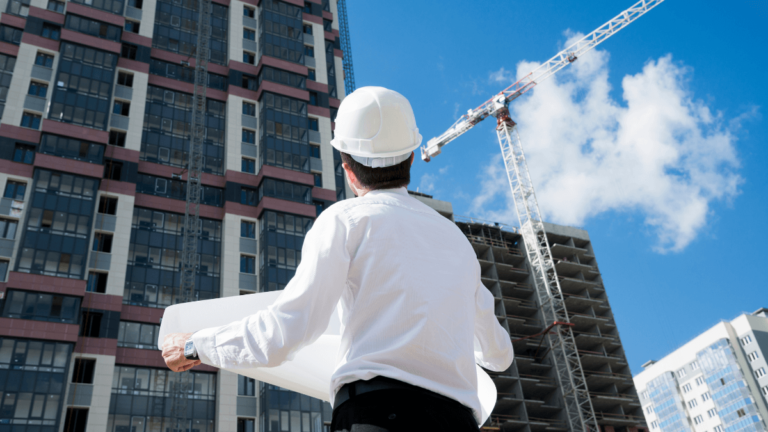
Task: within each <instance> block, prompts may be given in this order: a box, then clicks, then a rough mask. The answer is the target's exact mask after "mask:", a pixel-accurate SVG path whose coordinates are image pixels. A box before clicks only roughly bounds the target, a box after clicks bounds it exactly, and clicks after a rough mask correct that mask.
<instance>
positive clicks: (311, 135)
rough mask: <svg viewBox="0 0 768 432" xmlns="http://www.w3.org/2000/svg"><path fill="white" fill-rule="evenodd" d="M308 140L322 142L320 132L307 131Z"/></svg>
mask: <svg viewBox="0 0 768 432" xmlns="http://www.w3.org/2000/svg"><path fill="white" fill-rule="evenodd" d="M309 142H311V143H316V144H322V141H321V137H320V132H318V131H314V130H310V131H309Z"/></svg>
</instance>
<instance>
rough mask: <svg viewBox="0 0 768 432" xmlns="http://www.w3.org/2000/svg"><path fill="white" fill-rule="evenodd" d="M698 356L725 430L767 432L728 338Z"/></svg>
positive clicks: (726, 431)
mask: <svg viewBox="0 0 768 432" xmlns="http://www.w3.org/2000/svg"><path fill="white" fill-rule="evenodd" d="M696 357H697V358H698V362H699V365H700V366H701V368H702V372H703V373H704V379H705V380H706V382H707V387H709V390H710V394H711V395H712V400H713V401H714V402H715V408H716V409H717V414H718V415H719V416H720V420H721V421H722V423H723V428H724V429H725V432H748V431H749V432H751V431H754V432H759V431H765V428H764V425H763V422H762V421H761V420H760V417H758V415H757V407H756V405H755V401H754V400H752V397H751V395H750V392H749V389H748V388H747V383H746V382H745V381H744V377H743V376H742V374H741V368H740V367H739V364H738V361H737V360H736V355H735V354H734V352H733V348H732V347H731V345H730V342H729V341H728V339H720V340H719V341H717V342H715V343H714V344H712V345H710V346H709V347H707V348H705V349H704V350H702V351H700V352H699V353H698V354H697V355H696Z"/></svg>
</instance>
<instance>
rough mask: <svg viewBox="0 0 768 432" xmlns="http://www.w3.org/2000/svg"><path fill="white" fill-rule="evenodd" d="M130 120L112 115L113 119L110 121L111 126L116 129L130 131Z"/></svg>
mask: <svg viewBox="0 0 768 432" xmlns="http://www.w3.org/2000/svg"><path fill="white" fill-rule="evenodd" d="M129 123H130V118H129V117H128V116H124V115H120V114H115V113H112V117H111V118H110V119H109V125H110V126H111V127H113V128H116V129H122V130H124V131H127V130H128V124H129Z"/></svg>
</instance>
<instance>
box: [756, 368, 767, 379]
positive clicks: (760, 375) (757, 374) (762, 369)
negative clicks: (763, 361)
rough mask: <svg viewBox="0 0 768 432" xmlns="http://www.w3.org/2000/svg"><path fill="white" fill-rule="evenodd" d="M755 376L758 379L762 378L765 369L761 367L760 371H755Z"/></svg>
mask: <svg viewBox="0 0 768 432" xmlns="http://www.w3.org/2000/svg"><path fill="white" fill-rule="evenodd" d="M755 376H756V377H758V378H760V377H762V376H765V368H764V367H761V368H760V369H758V370H756V371H755Z"/></svg>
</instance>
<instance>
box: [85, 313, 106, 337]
mask: <svg viewBox="0 0 768 432" xmlns="http://www.w3.org/2000/svg"><path fill="white" fill-rule="evenodd" d="M82 315H83V318H82V321H80V336H84V337H94V338H97V337H100V334H101V319H102V318H103V317H104V316H103V314H101V313H99V312H91V311H89V310H84V311H83V313H82Z"/></svg>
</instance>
